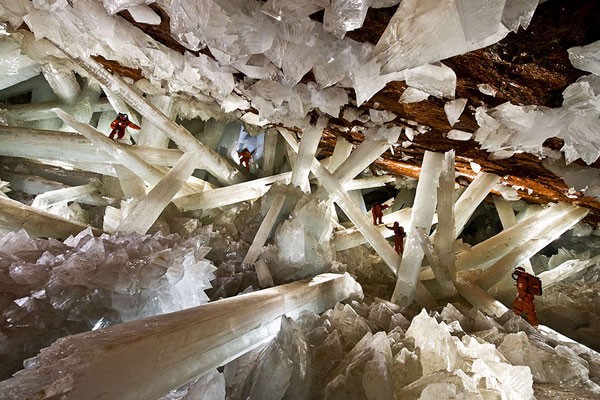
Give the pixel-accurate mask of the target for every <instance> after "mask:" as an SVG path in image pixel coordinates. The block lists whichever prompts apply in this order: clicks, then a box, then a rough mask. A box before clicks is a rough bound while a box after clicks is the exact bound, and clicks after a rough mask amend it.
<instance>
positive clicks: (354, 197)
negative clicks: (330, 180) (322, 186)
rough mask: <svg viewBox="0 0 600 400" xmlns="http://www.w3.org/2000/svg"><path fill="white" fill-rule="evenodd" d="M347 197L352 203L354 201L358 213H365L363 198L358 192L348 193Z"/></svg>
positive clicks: (365, 207)
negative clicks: (358, 210)
mask: <svg viewBox="0 0 600 400" xmlns="http://www.w3.org/2000/svg"><path fill="white" fill-rule="evenodd" d="M348 196H350V198H351V199H352V201H354V204H356V205H357V206H358V208H359V209H360V211H362V212H363V213H366V212H367V206H366V204H365V198H364V197H363V195H362V192H361V191H360V190H352V191H349V192H348Z"/></svg>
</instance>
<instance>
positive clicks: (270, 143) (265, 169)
mask: <svg viewBox="0 0 600 400" xmlns="http://www.w3.org/2000/svg"><path fill="white" fill-rule="evenodd" d="M278 140H279V135H278V134H277V131H275V130H271V129H269V130H268V131H266V132H265V151H264V154H263V165H262V170H261V171H260V175H261V177H263V176H270V175H273V168H274V167H275V156H276V155H277V141H278Z"/></svg>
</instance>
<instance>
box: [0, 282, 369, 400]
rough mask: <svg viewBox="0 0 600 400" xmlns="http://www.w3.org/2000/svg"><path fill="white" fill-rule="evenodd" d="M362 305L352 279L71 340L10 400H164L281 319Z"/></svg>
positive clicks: (17, 381)
mask: <svg viewBox="0 0 600 400" xmlns="http://www.w3.org/2000/svg"><path fill="white" fill-rule="evenodd" d="M358 297H362V291H361V288H360V285H359V284H358V283H357V282H356V281H354V279H352V278H351V277H350V275H348V274H346V275H338V274H323V275H318V276H316V277H314V278H313V279H312V280H310V281H298V282H293V283H289V284H287V285H283V286H277V287H274V288H270V289H265V290H260V291H257V292H253V293H249V294H245V295H240V296H235V297H231V298H228V299H224V300H218V301H215V302H211V303H208V304H203V305H201V306H199V307H194V308H189V309H186V310H182V311H178V312H174V313H169V314H164V315H160V316H156V317H151V318H145V319H141V320H137V321H132V322H125V323H122V324H118V325H113V326H111V327H109V328H105V329H99V330H96V331H91V332H86V333H81V334H78V335H72V336H67V337H65V338H61V339H59V340H58V341H56V342H55V343H54V344H53V345H51V346H50V347H48V348H46V349H43V350H42V351H41V353H40V355H39V356H37V358H36V362H31V363H29V368H28V369H26V370H24V371H21V372H20V373H19V374H17V375H16V376H15V377H13V378H10V379H7V380H5V381H3V382H1V383H0V392H1V393H4V394H5V395H6V399H10V400H17V399H19V400H21V399H25V398H30V399H32V398H44V397H47V395H48V394H49V393H52V395H53V396H54V397H56V398H62V399H66V400H69V399H77V400H79V399H97V400H114V399H156V398H159V397H161V396H162V395H164V394H166V393H167V392H168V391H169V390H171V389H174V388H177V387H180V386H182V385H183V384H185V383H186V382H188V381H190V380H191V379H193V378H195V377H197V376H199V375H203V374H205V373H207V372H209V371H212V370H214V369H215V368H217V367H219V366H221V365H225V364H226V363H228V362H229V361H231V360H234V359H235V358H237V357H239V356H241V355H243V354H245V353H246V352H248V351H250V350H252V349H254V348H256V347H257V346H259V345H260V344H262V343H265V342H266V341H267V340H270V339H271V338H273V337H274V336H275V335H276V334H277V332H278V330H279V327H280V324H281V317H282V316H283V315H286V316H288V317H291V318H297V317H298V316H299V315H300V313H301V312H302V311H305V310H306V311H312V312H315V313H321V312H323V311H325V310H327V309H329V308H332V307H333V306H335V304H336V303H338V302H341V301H344V300H347V299H349V298H358Z"/></svg>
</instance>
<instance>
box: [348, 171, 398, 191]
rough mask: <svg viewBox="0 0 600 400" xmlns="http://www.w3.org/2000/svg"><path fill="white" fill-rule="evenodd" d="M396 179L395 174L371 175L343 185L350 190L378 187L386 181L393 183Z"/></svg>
mask: <svg viewBox="0 0 600 400" xmlns="http://www.w3.org/2000/svg"><path fill="white" fill-rule="evenodd" d="M395 181H396V178H395V177H394V176H393V175H381V176H369V177H368V178H359V179H353V180H351V181H348V182H346V183H344V184H343V185H342V186H343V187H344V189H346V190H348V191H350V190H360V189H372V188H377V187H383V186H385V184H386V183H392V182H395Z"/></svg>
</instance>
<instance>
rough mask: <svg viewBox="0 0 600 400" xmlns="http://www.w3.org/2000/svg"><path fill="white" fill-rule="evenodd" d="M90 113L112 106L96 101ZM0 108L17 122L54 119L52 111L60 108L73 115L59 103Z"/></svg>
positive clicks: (70, 109) (54, 115)
mask: <svg viewBox="0 0 600 400" xmlns="http://www.w3.org/2000/svg"><path fill="white" fill-rule="evenodd" d="M91 107H92V112H105V111H113V108H112V106H111V105H110V103H109V102H108V100H106V99H98V101H97V102H94V103H93V104H92V105H91ZM0 108H2V109H5V110H7V111H9V112H10V116H11V117H12V118H14V119H17V120H19V121H39V120H43V119H51V118H56V114H55V113H54V112H53V111H52V109H54V108H61V109H63V110H65V111H66V112H68V113H73V110H74V107H73V106H67V105H65V104H64V103H62V102H60V101H48V102H43V103H29V104H10V105H8V104H7V105H2V106H0Z"/></svg>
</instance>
